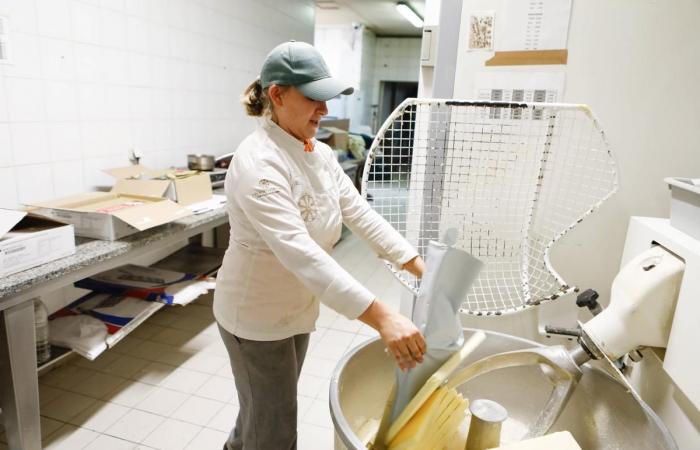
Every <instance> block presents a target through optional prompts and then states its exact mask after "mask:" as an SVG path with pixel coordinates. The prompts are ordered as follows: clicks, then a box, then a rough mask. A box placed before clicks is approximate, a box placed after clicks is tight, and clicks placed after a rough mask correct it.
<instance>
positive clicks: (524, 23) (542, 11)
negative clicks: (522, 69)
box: [497, 0, 571, 51]
mask: <svg viewBox="0 0 700 450" xmlns="http://www.w3.org/2000/svg"><path fill="white" fill-rule="evenodd" d="M505 6H506V7H505V14H504V16H505V17H504V19H503V26H502V27H501V30H502V31H501V32H502V33H503V35H502V36H501V38H500V42H499V46H498V47H499V48H498V49H497V50H503V51H505V50H556V49H564V48H566V39H567V36H568V34H569V18H570V16H571V0H506V3H505Z"/></svg>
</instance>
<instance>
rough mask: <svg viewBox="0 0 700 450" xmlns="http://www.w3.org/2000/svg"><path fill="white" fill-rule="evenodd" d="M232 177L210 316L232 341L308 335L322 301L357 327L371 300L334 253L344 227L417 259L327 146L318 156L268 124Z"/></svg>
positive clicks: (387, 250)
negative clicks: (227, 225)
mask: <svg viewBox="0 0 700 450" xmlns="http://www.w3.org/2000/svg"><path fill="white" fill-rule="evenodd" d="M234 155H235V156H234V157H233V159H232V161H231V165H230V167H229V169H228V173H227V175H226V182H225V189H226V196H227V197H228V204H227V208H228V215H229V223H230V226H231V239H230V241H229V246H228V249H227V250H226V254H225V255H224V259H223V264H222V266H221V269H220V270H219V272H218V275H217V281H216V290H215V292H214V316H215V317H216V320H217V322H218V323H219V324H220V325H221V326H222V327H223V328H224V329H225V330H226V331H228V332H229V333H232V334H234V335H236V336H239V337H242V338H244V339H252V340H258V341H271V340H278V339H284V338H288V337H290V336H293V335H296V334H301V333H309V332H311V331H313V330H314V325H315V323H316V319H317V317H318V311H319V299H321V301H323V302H324V303H325V304H326V305H328V306H329V307H331V308H333V309H334V310H336V311H338V312H339V313H341V314H343V315H344V316H346V317H347V318H349V319H356V318H357V317H358V316H359V315H360V314H362V313H363V312H364V311H365V310H366V309H367V308H368V307H369V305H370V304H371V303H372V301H373V300H374V298H375V296H374V295H373V294H372V293H371V292H370V291H369V290H367V289H366V288H365V287H364V286H362V285H361V284H360V283H359V282H358V281H357V280H355V279H354V278H353V277H352V276H351V275H350V274H348V273H347V272H346V271H345V270H344V269H343V268H342V267H341V266H340V265H339V264H338V263H337V262H336V261H335V260H334V259H333V258H331V257H330V255H329V252H330V251H331V249H332V248H333V245H335V243H336V242H337V241H338V240H339V239H340V233H341V228H342V223H343V222H345V224H346V225H347V226H348V228H350V230H352V231H353V232H354V233H356V234H357V235H359V236H360V237H361V238H362V239H364V240H365V241H367V242H368V243H369V245H370V246H371V247H372V248H373V250H375V251H376V252H377V253H378V254H379V255H380V256H382V257H384V258H386V259H388V260H389V261H392V262H394V263H396V264H399V265H403V264H405V263H406V262H408V261H409V260H411V259H412V258H413V257H415V256H417V255H418V252H417V251H416V250H415V249H414V248H413V247H412V246H411V245H410V244H409V243H408V242H407V241H406V240H405V239H404V238H403V237H402V236H401V235H400V234H399V233H398V232H397V231H396V230H394V228H392V226H391V225H389V223H388V222H386V221H385V220H384V219H383V218H382V217H381V216H380V215H379V214H377V213H376V212H375V211H374V210H372V209H371V208H370V206H369V205H368V204H367V202H366V201H365V200H364V199H363V198H362V197H361V196H360V195H359V193H358V192H357V190H356V189H355V187H354V186H353V184H352V183H351V181H350V179H349V178H348V177H347V176H346V175H345V173H344V172H343V170H342V169H341V167H340V165H339V164H338V162H337V160H336V157H335V153H334V152H333V151H332V150H331V149H330V147H328V146H327V145H326V144H323V143H320V142H317V141H315V142H314V151H313V152H308V153H307V152H304V144H303V143H302V142H300V141H298V140H297V139H295V138H294V137H293V136H291V135H290V134H288V133H287V132H285V131H284V130H282V129H281V128H280V127H279V126H278V125H277V124H275V123H274V122H273V121H272V120H270V119H262V120H261V121H260V125H259V126H258V128H257V129H256V130H255V131H254V132H253V133H252V134H251V135H249V136H248V137H247V138H245V140H244V141H243V142H242V143H241V145H240V146H239V147H238V149H237V150H236V152H235V154H234Z"/></svg>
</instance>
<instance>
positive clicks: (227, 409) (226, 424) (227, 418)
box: [207, 404, 238, 433]
mask: <svg viewBox="0 0 700 450" xmlns="http://www.w3.org/2000/svg"><path fill="white" fill-rule="evenodd" d="M237 417H238V406H236V405H231V404H227V405H224V407H223V408H221V410H220V411H219V412H218V413H216V415H215V416H214V417H213V418H212V419H211V420H210V421H209V423H208V424H207V428H213V429H215V430H219V431H224V432H226V433H228V432H230V431H231V430H232V429H233V426H234V425H235V424H236V418H237Z"/></svg>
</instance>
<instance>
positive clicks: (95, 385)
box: [70, 373, 126, 398]
mask: <svg viewBox="0 0 700 450" xmlns="http://www.w3.org/2000/svg"><path fill="white" fill-rule="evenodd" d="M125 381H126V379H125V378H122V377H116V376H114V375H108V374H106V373H95V374H94V375H93V376H91V377H90V378H88V379H87V380H84V381H83V382H82V383H79V384H77V385H75V386H73V387H72V388H71V389H70V390H71V391H73V392H77V393H78V394H83V395H87V396H88V397H92V398H102V397H104V396H105V395H107V394H108V393H110V392H112V391H113V390H114V389H116V388H117V387H118V386H120V385H121V384H123V383H124V382H125Z"/></svg>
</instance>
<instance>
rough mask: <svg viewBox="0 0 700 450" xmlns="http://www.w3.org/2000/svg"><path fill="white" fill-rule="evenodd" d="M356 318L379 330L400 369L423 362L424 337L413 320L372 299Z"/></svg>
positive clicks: (409, 367) (406, 368)
mask: <svg viewBox="0 0 700 450" xmlns="http://www.w3.org/2000/svg"><path fill="white" fill-rule="evenodd" d="M358 319H359V320H361V321H362V322H364V323H366V324H367V325H369V326H371V327H372V328H374V329H375V330H377V331H378V332H379V335H380V336H381V338H382V340H383V341H384V345H386V348H387V351H388V352H389V353H390V354H391V355H392V356H393V357H394V359H395V360H396V363H397V364H398V366H399V367H400V368H401V370H404V371H406V370H408V369H411V368H413V367H416V364H418V363H421V362H423V355H424V354H425V351H426V344H425V338H424V337H423V335H422V334H421V332H420V331H419V330H418V328H417V327H416V326H415V325H414V324H413V322H411V321H410V320H409V319H408V318H406V317H405V316H403V315H402V314H400V313H398V312H395V311H392V310H391V309H389V308H388V307H387V306H386V305H384V304H383V303H382V302H380V301H379V300H374V302H372V304H371V305H370V306H369V308H367V310H365V312H364V313H362V314H361V315H360V317H358Z"/></svg>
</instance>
